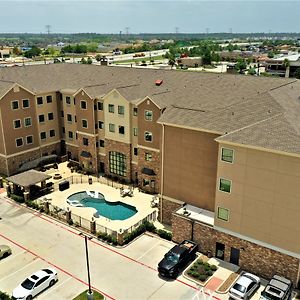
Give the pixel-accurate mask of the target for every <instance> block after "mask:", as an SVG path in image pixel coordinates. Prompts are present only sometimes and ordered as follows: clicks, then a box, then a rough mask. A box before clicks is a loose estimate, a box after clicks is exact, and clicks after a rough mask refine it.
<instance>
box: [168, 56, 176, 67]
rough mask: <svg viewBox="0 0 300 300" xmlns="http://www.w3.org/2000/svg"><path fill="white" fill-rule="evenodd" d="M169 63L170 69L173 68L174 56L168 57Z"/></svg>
mask: <svg viewBox="0 0 300 300" xmlns="http://www.w3.org/2000/svg"><path fill="white" fill-rule="evenodd" d="M169 65H170V66H171V69H173V67H174V65H175V58H170V59H169Z"/></svg>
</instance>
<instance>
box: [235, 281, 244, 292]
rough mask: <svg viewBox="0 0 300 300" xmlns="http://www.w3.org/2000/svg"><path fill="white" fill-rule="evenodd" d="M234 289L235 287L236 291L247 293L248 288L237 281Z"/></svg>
mask: <svg viewBox="0 0 300 300" xmlns="http://www.w3.org/2000/svg"><path fill="white" fill-rule="evenodd" d="M233 289H235V290H236V291H239V292H240V293H245V292H246V288H245V287H244V286H242V285H240V284H239V283H236V284H235V285H234V286H233Z"/></svg>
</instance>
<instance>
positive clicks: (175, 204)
mask: <svg viewBox="0 0 300 300" xmlns="http://www.w3.org/2000/svg"><path fill="white" fill-rule="evenodd" d="M159 202H160V203H159V214H158V216H159V220H161V218H162V223H164V224H167V225H171V224H172V214H173V213H174V212H175V211H176V210H178V209H179V208H180V207H182V205H183V202H181V201H171V200H167V199H164V198H163V199H160V201H159Z"/></svg>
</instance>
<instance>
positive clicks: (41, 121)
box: [39, 115, 45, 123]
mask: <svg viewBox="0 0 300 300" xmlns="http://www.w3.org/2000/svg"><path fill="white" fill-rule="evenodd" d="M39 122H40V123H44V122H45V116H44V115H39Z"/></svg>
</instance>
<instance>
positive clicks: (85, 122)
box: [81, 119, 88, 128]
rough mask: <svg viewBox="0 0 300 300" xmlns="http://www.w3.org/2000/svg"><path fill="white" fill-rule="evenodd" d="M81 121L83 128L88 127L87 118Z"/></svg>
mask: <svg viewBox="0 0 300 300" xmlns="http://www.w3.org/2000/svg"><path fill="white" fill-rule="evenodd" d="M81 123H82V127H83V128H88V121H87V120H85V119H83V120H81Z"/></svg>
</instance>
